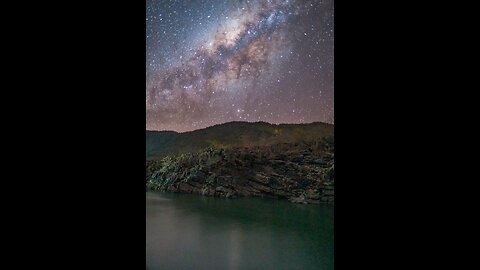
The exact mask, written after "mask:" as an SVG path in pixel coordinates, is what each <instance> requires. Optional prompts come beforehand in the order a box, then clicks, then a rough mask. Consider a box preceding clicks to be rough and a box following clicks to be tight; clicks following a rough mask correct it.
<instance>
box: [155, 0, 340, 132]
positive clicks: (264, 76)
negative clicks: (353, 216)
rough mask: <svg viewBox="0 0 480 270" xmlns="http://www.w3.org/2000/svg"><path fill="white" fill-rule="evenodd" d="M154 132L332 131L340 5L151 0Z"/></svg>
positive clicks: (294, 0)
mask: <svg viewBox="0 0 480 270" xmlns="http://www.w3.org/2000/svg"><path fill="white" fill-rule="evenodd" d="M146 20H147V22H146V24H147V74H146V80H147V81H146V106H147V112H146V117H147V119H146V122H147V129H149V130H175V131H180V132H182V131H189V130H194V129H198V128H204V127H208V126H211V125H214V124H220V123H224V122H229V121H252V122H255V121H266V122H270V123H307V122H313V121H322V122H328V123H333V43H334V41H333V37H334V35H333V34H334V33H333V0H326V1H320V0H318V1H317V0H313V1H304V0H286V1H285V0H284V1H274V0H272V1H267V0H264V1H259V0H258V1H257V0H249V1H248V0H245V1H240V0H237V1H234V0H228V1H216V0H207V1H195V0H190V1H187V0H185V1H180V0H177V1H175V0H172V1H164V0H147V18H146Z"/></svg>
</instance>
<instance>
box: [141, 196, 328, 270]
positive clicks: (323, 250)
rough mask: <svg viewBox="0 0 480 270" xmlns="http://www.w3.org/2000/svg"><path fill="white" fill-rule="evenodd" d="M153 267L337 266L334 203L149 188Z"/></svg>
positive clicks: (150, 266) (149, 240)
mask: <svg viewBox="0 0 480 270" xmlns="http://www.w3.org/2000/svg"><path fill="white" fill-rule="evenodd" d="M146 259H147V268H148V269H234V270H235V269H333V207H332V206H324V205H320V206H318V205H295V204H291V203H288V202H285V201H276V200H262V199H258V198H240V199H236V200H228V199H220V198H209V197H201V196H196V195H183V194H182V195H179V194H165V193H152V192H147V258H146Z"/></svg>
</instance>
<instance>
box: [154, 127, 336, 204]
mask: <svg viewBox="0 0 480 270" xmlns="http://www.w3.org/2000/svg"><path fill="white" fill-rule="evenodd" d="M210 129H213V131H212V130H210ZM228 129H230V130H231V132H227V130H228ZM232 130H233V131H232ZM235 131H238V132H239V134H235V133H234V132H235ZM182 134H187V135H188V137H183V138H181V139H178V136H179V135H182ZM150 135H152V134H151V133H150ZM156 135H158V134H156ZM208 135H211V137H208ZM154 136H155V135H154ZM257 137H258V140H255V138H257ZM159 138H161V139H158V140H157V141H155V142H153V144H155V145H157V146H158V145H164V146H165V147H164V148H156V150H155V151H156V152H155V151H150V154H152V153H162V154H161V155H157V156H155V157H154V158H153V157H151V158H149V159H147V163H146V186H147V188H148V189H153V190H163V191H168V192H181V193H193V194H201V195H205V196H221V197H228V198H234V197H237V196H260V197H272V198H285V199H289V200H290V201H292V202H296V203H320V202H327V203H333V202H334V139H333V126H331V125H327V124H322V123H313V124H308V125H279V126H275V125H270V124H267V123H241V122H235V123H228V124H225V125H222V126H215V127H211V128H207V129H204V130H198V131H194V132H190V133H175V132H162V135H161V136H159ZM187 138H189V139H190V141H189V140H187ZM148 139H149V134H148V132H147V145H148V144H149V143H150V144H152V141H153V140H154V139H153V138H152V136H150V142H149V141H148ZM249 140H251V141H249ZM189 142H190V143H189ZM203 143H205V144H203ZM171 144H173V145H176V146H177V148H171ZM147 155H148V153H147Z"/></svg>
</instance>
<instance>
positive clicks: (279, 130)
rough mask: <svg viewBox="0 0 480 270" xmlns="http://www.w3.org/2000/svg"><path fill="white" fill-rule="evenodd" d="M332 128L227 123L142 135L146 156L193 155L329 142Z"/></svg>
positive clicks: (331, 126) (312, 124) (316, 124)
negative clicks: (216, 149)
mask: <svg viewBox="0 0 480 270" xmlns="http://www.w3.org/2000/svg"><path fill="white" fill-rule="evenodd" d="M333 134H334V125H332V124H327V123H322V122H313V123H307V124H270V123H266V122H239V121H234V122H228V123H224V124H218V125H214V126H210V127H207V128H203V129H198V130H194V131H188V132H182V133H179V132H175V131H149V130H147V131H146V133H145V136H146V157H147V158H149V157H150V158H152V157H160V156H164V155H169V154H178V153H186V152H196V151H198V150H201V149H203V148H206V147H209V146H212V147H223V148H225V147H227V148H228V147H253V146H264V145H272V144H278V143H295V142H299V143H300V142H302V141H305V142H307V141H315V140H320V139H322V138H325V137H331V138H332V139H333Z"/></svg>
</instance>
